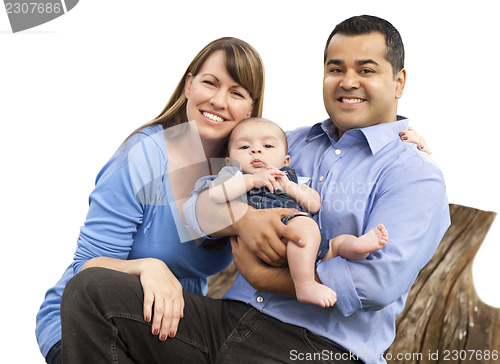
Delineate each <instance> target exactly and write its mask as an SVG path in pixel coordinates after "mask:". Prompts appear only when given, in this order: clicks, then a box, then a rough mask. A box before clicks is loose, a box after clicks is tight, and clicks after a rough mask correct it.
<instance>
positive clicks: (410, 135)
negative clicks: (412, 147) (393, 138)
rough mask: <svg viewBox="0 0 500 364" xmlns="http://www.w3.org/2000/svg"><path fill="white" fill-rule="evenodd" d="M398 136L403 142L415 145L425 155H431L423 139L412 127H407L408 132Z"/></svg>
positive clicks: (405, 131)
mask: <svg viewBox="0 0 500 364" xmlns="http://www.w3.org/2000/svg"><path fill="white" fill-rule="evenodd" d="M399 136H400V137H401V140H402V141H403V142H407V143H414V144H416V145H417V148H418V149H419V150H421V151H422V152H425V153H427V154H431V153H432V152H431V151H430V149H429V147H428V146H427V143H426V142H425V139H424V137H423V136H421V135H420V134H419V133H417V132H416V131H415V130H414V129H413V128H412V127H408V130H404V131H402V132H400V133H399Z"/></svg>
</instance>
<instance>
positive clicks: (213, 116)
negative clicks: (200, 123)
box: [201, 110, 228, 123]
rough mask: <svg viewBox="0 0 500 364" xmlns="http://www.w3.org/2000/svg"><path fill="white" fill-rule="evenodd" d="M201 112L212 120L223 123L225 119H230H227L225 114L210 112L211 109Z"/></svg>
mask: <svg viewBox="0 0 500 364" xmlns="http://www.w3.org/2000/svg"><path fill="white" fill-rule="evenodd" d="M201 114H202V115H203V116H204V117H206V118H207V119H210V120H212V121H216V122H219V123H222V122H224V121H227V120H228V119H226V118H225V117H224V116H222V115H220V114H216V113H213V112H210V111H203V110H202V111H201Z"/></svg>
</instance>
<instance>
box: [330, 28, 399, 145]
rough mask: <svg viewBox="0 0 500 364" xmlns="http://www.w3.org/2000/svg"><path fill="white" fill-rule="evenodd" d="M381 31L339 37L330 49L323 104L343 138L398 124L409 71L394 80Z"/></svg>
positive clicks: (331, 42) (337, 35)
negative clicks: (351, 131) (351, 132)
mask: <svg viewBox="0 0 500 364" xmlns="http://www.w3.org/2000/svg"><path fill="white" fill-rule="evenodd" d="M385 51H386V43H385V38H384V36H383V35H382V34H381V33H379V32H372V33H369V34H363V35H353V36H351V35H343V34H336V35H334V36H333V38H332V39H331V41H330V44H329V45H328V48H327V57H326V62H325V74H324V78H323V101H324V103H325V108H326V111H327V112H328V115H329V116H330V118H331V119H332V121H333V123H334V124H335V126H336V127H337V128H338V129H339V137H341V136H342V135H343V134H344V133H345V132H346V131H347V130H349V129H355V128H363V127H367V126H371V125H376V124H381V123H387V122H391V121H395V120H396V118H397V105H398V103H397V102H398V99H399V98H400V97H401V96H402V95H403V89H404V85H405V81H406V71H405V70H404V69H403V70H401V71H400V72H399V73H398V75H397V76H396V78H395V77H394V74H393V70H392V65H391V64H390V63H389V62H388V61H387V60H386V59H385Z"/></svg>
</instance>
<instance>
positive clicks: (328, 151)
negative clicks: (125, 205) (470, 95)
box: [188, 118, 450, 363]
mask: <svg viewBox="0 0 500 364" xmlns="http://www.w3.org/2000/svg"><path fill="white" fill-rule="evenodd" d="M407 128H408V120H407V119H403V118H399V120H398V121H395V122H391V123H384V124H379V125H375V126H371V127H367V128H362V129H353V130H349V131H347V132H346V133H345V134H344V135H343V136H342V138H341V139H340V140H339V139H338V136H337V129H336V127H335V126H334V125H333V123H332V121H331V120H329V119H328V120H326V121H324V122H322V123H318V124H316V125H314V126H312V127H303V128H299V129H297V130H295V131H292V132H288V133H287V137H288V143H289V155H290V156H291V163H290V166H291V167H293V168H295V169H296V170H297V173H298V174H299V175H301V176H304V177H310V178H311V187H312V188H314V189H316V190H317V191H318V192H319V193H320V195H321V202H322V206H321V209H320V211H319V213H318V214H317V215H315V218H316V219H317V221H318V223H319V225H320V228H321V230H322V232H323V234H324V235H325V236H326V237H327V238H333V237H335V236H337V235H340V234H352V235H356V236H360V235H362V234H364V233H366V232H367V231H369V230H370V229H372V228H374V227H375V226H377V225H378V224H381V223H382V224H384V225H385V227H386V228H387V230H388V232H389V240H388V242H387V245H386V246H385V247H384V248H383V249H381V250H379V251H376V252H374V253H371V254H370V255H369V257H368V258H367V259H364V260H358V261H355V260H347V259H343V258H341V257H337V258H334V259H330V260H327V261H324V262H321V263H318V264H317V267H316V269H317V273H318V276H319V278H320V279H321V281H322V283H323V284H325V285H327V286H329V287H330V288H332V289H333V290H334V291H335V292H336V293H337V302H336V304H335V305H334V306H333V307H330V308H321V307H319V306H316V305H312V304H304V303H300V302H298V301H297V300H296V299H291V298H287V297H283V296H280V295H277V294H272V293H267V292H259V291H256V290H255V289H254V288H253V287H251V286H250V284H249V283H248V282H247V281H246V280H245V278H243V277H242V276H241V275H238V277H237V278H236V281H235V283H234V284H233V286H232V287H231V288H230V289H229V291H228V292H227V293H226V295H225V296H224V297H223V298H224V299H232V300H238V301H243V302H246V303H248V304H251V305H252V306H253V307H255V308H256V309H258V310H260V311H262V312H264V313H266V314H268V315H270V316H272V317H275V318H277V319H279V320H281V321H283V322H286V323H290V324H293V325H297V326H301V327H304V328H306V329H308V330H309V331H311V332H312V333H314V334H316V335H319V336H321V337H323V338H324V339H326V340H327V341H331V342H332V343H335V345H337V346H340V347H342V348H344V349H346V350H348V351H351V352H352V353H356V354H357V355H359V358H360V359H362V360H363V361H365V362H366V363H383V362H385V360H384V358H383V356H382V353H383V352H384V351H385V350H386V349H387V348H388V347H389V346H390V345H391V343H392V342H393V340H394V337H395V317H396V316H397V315H398V314H399V313H400V312H401V311H402V310H403V307H404V304H405V301H406V298H407V296H408V292H409V290H410V288H411V286H412V284H413V282H414V280H415V278H416V277H417V275H418V273H419V271H420V270H421V269H422V268H423V267H424V265H425V264H426V263H427V262H428V261H429V260H430V258H431V257H432V255H433V253H434V251H435V250H436V248H437V246H438V244H439V242H440V241H441V238H442V237H443V235H444V233H445V232H446V230H447V228H448V226H449V224H450V218H449V205H448V201H447V197H446V187H445V183H444V179H443V176H442V174H441V171H440V170H439V168H438V167H437V166H436V165H435V163H434V162H433V161H432V160H431V158H430V157H429V156H428V155H427V154H425V153H423V152H420V151H418V150H417V148H416V145H415V144H409V143H403V142H402V141H401V140H400V137H399V132H400V131H402V130H406V129H407ZM190 213H192V214H194V209H190ZM188 221H189V222H191V221H196V218H195V216H191V217H189V218H188Z"/></svg>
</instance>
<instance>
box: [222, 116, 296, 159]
mask: <svg viewBox="0 0 500 364" xmlns="http://www.w3.org/2000/svg"><path fill="white" fill-rule="evenodd" d="M249 122H260V123H269V124H272V125H275V126H276V127H277V128H278V129H279V130H280V131H281V135H282V138H283V145H284V146H285V153H288V142H287V140H286V133H285V132H284V131H283V129H281V127H280V126H279V125H278V124H276V123H275V122H274V121H271V120H269V119H265V118H261V117H257V116H252V117H249V118H246V119H243V120H241V121H240V122H239V123H238V124H237V125H236V126H235V127H234V129H233V130H232V131H231V135H230V136H229V143H231V136H232V134H233V133H234V131H235V130H236V129H237V128H238V126H240V125H242V124H245V123H249Z"/></svg>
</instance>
